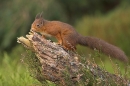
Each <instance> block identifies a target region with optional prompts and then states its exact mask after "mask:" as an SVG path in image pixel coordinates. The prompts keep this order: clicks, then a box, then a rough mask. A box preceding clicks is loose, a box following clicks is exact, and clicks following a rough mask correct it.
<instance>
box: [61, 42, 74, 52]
mask: <svg viewBox="0 0 130 86" xmlns="http://www.w3.org/2000/svg"><path fill="white" fill-rule="evenodd" d="M63 47H64V49H66V50H72V51H75V50H76V46H74V45H71V44H70V43H69V44H66V43H63Z"/></svg>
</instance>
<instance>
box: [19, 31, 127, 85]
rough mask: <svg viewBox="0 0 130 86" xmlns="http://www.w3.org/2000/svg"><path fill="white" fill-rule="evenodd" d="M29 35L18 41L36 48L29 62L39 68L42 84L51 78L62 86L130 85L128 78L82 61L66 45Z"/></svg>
mask: <svg viewBox="0 0 130 86" xmlns="http://www.w3.org/2000/svg"><path fill="white" fill-rule="evenodd" d="M26 37H27V38H24V37H19V38H18V43H21V44H22V45H23V46H24V47H25V48H27V49H29V50H31V51H32V53H31V54H32V55H31V54H30V55H28V57H26V58H29V57H30V58H29V61H30V60H31V59H33V58H32V57H35V60H32V61H33V63H32V64H29V65H30V66H33V65H35V70H37V71H36V72H35V73H34V76H35V78H36V79H38V80H39V81H40V82H42V83H43V82H46V80H49V81H52V82H54V83H56V84H57V85H61V86H63V85H64V86H76V85H77V86H79V85H99V86H102V85H103V86H104V85H128V80H126V79H124V78H122V77H121V76H119V75H114V74H110V73H108V72H107V71H105V70H103V69H101V68H99V67H98V66H97V65H96V64H94V63H92V62H91V61H86V62H85V64H83V63H81V62H80V61H79V60H78V58H80V56H79V55H78V54H76V53H74V52H72V51H66V50H64V49H63V48H62V46H60V45H57V44H56V43H54V42H53V43H52V42H50V41H49V40H46V39H44V38H42V36H40V35H39V34H37V33H33V34H31V35H27V36H26ZM35 61H36V62H35ZM36 64H38V65H36Z"/></svg>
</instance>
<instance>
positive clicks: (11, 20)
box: [0, 0, 130, 86]
mask: <svg viewBox="0 0 130 86" xmlns="http://www.w3.org/2000/svg"><path fill="white" fill-rule="evenodd" d="M74 2H75V3H76V5H74V4H73V3H74ZM104 3H106V4H107V5H106V4H104ZM114 3H116V4H114ZM111 5H113V6H112V8H109V10H106V9H107V8H108V7H111ZM42 11H43V13H44V18H46V19H48V20H59V21H63V22H67V23H69V24H71V25H73V26H74V27H75V28H76V30H77V31H78V32H79V33H80V34H82V35H84V36H95V37H99V38H102V39H104V40H106V41H107V42H109V43H111V44H114V45H116V46H118V47H120V48H121V49H122V50H124V52H125V53H126V55H127V56H128V58H129V57H130V53H129V52H130V49H129V44H130V40H129V38H130V17H129V15H130V6H129V0H99V2H98V3H97V2H96V1H95V0H83V1H80V0H72V1H70V0H57V1H55V0H31V1H27V0H10V1H7V0H1V3H0V19H1V21H0V26H1V27H0V40H1V42H0V86H27V85H38V86H39V85H41V84H40V83H39V82H38V81H37V80H35V79H34V78H32V77H31V76H30V73H29V72H28V68H27V65H25V64H24V62H22V61H21V60H20V59H23V57H24V56H23V55H21V54H24V53H25V52H26V51H25V49H23V48H22V47H21V46H20V45H18V44H17V42H16V39H17V37H19V36H24V35H25V34H26V33H28V31H29V30H30V26H31V23H32V22H33V20H34V18H35V15H36V14H37V13H39V12H42ZM79 11H80V12H79ZM78 53H80V55H81V56H83V57H84V58H82V59H83V61H84V60H86V59H85V58H86V56H87V57H90V58H92V59H95V62H96V63H98V64H99V65H100V66H101V67H103V68H104V69H106V70H107V71H109V72H111V73H115V74H116V73H117V72H116V71H117V69H119V70H120V73H121V74H122V76H124V77H125V73H126V72H125V67H126V65H124V63H121V62H118V61H115V60H113V59H112V61H114V62H111V60H110V58H109V57H106V56H104V55H99V54H97V53H96V52H92V51H91V50H89V49H87V50H86V47H81V46H78ZM99 58H100V59H99ZM112 63H113V64H112ZM113 66H115V69H113ZM127 67H128V68H129V66H127ZM117 74H118V73H117ZM129 77H130V75H127V78H129ZM48 83H50V82H48ZM51 85H52V84H51Z"/></svg>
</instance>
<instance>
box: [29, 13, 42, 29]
mask: <svg viewBox="0 0 130 86" xmlns="http://www.w3.org/2000/svg"><path fill="white" fill-rule="evenodd" d="M43 23H44V19H43V17H42V13H39V14H37V15H36V17H35V20H34V22H33V23H32V26H31V31H35V32H42V30H43V29H42V27H43Z"/></svg>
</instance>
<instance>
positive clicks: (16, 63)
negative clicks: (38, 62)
mask: <svg viewBox="0 0 130 86" xmlns="http://www.w3.org/2000/svg"><path fill="white" fill-rule="evenodd" d="M14 58H15V59H14ZM20 59H21V58H17V57H10V56H9V55H8V54H7V53H4V55H1V63H0V86H36V85H37V86H40V85H41V84H40V83H39V82H38V81H37V80H36V79H34V78H32V77H31V76H30V74H29V72H28V70H27V67H26V65H24V63H23V62H21V61H20Z"/></svg>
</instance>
